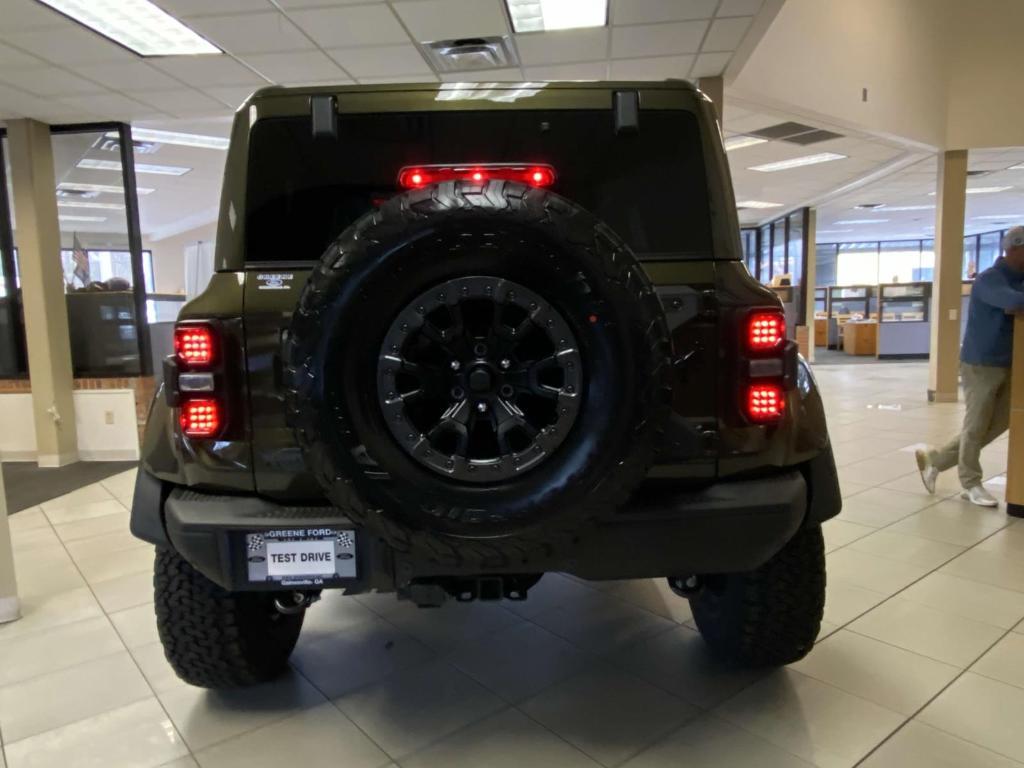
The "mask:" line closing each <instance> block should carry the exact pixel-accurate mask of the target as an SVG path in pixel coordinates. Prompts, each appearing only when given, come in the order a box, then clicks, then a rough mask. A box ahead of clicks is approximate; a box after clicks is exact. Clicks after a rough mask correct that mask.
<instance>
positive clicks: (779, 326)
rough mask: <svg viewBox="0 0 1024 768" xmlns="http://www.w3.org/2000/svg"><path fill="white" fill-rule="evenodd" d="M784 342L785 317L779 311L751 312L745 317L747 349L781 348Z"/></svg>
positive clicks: (768, 349) (764, 350)
mask: <svg viewBox="0 0 1024 768" xmlns="http://www.w3.org/2000/svg"><path fill="white" fill-rule="evenodd" d="M785 343H786V317H785V315H783V314H782V313H781V312H774V311H773V312H752V313H751V314H750V315H749V316H748V317H747V350H748V351H749V352H754V353H764V352H773V351H776V350H781V349H782V346H783V344H785Z"/></svg>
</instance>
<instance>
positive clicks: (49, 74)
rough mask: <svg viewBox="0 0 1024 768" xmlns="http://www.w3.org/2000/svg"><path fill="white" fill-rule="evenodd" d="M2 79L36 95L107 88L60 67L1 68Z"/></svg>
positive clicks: (76, 92)
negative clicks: (11, 69)
mask: <svg viewBox="0 0 1024 768" xmlns="http://www.w3.org/2000/svg"><path fill="white" fill-rule="evenodd" d="M0 80H3V81H4V82H6V83H8V84H9V85H13V86H14V87H15V88H20V89H22V90H23V91H28V92H29V93H32V94H35V95H36V96H74V95H75V94H78V93H96V92H99V91H104V90H106V89H105V88H104V87H103V86H102V85H97V84H96V83H92V82H89V81H88V80H86V79H84V78H81V77H78V75H73V74H71V73H70V72H68V71H67V70H65V69H60V68H58V67H47V68H46V69H21V70H14V71H8V70H0Z"/></svg>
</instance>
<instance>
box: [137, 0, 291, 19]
mask: <svg viewBox="0 0 1024 768" xmlns="http://www.w3.org/2000/svg"><path fill="white" fill-rule="evenodd" d="M153 2H155V3H156V4H157V5H159V6H160V7H161V8H163V9H164V10H165V11H167V12H168V13H169V14H171V15H172V16H177V17H178V18H179V19H180V18H182V17H184V16H210V15H213V14H224V13H247V12H252V11H269V10H273V8H274V4H273V3H271V2H270V0H216V2H210V0H153ZM185 23H186V24H187V23H188V22H187V21H186V22H185Z"/></svg>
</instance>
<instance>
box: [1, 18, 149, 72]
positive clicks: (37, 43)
mask: <svg viewBox="0 0 1024 768" xmlns="http://www.w3.org/2000/svg"><path fill="white" fill-rule="evenodd" d="M0 37H3V38H4V39H9V40H10V42H12V43H13V44H14V45H16V46H17V47H18V48H21V49H23V50H25V51H28V52H29V53H33V54H35V55H36V56H39V57H40V58H43V59H46V60H47V61H52V62H53V63H55V64H91V63H97V62H104V61H135V60H137V59H138V57H137V56H136V55H135V54H134V53H131V52H129V51H128V49H127V48H122V47H121V46H119V45H117V44H115V43H112V42H110V41H109V40H107V39H106V38H105V37H101V36H100V35H97V34H96V33H95V32H90V31H89V30H87V29H86V28H85V27H80V26H78V25H77V24H74V23H71V22H68V23H67V24H66V25H64V26H60V27H48V28H46V29H32V30H30V31H28V32H17V31H14V30H10V29H8V27H7V26H6V24H0Z"/></svg>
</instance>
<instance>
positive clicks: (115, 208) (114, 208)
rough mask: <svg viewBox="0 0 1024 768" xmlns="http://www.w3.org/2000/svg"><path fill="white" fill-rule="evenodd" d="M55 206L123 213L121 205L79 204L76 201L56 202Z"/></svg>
mask: <svg viewBox="0 0 1024 768" xmlns="http://www.w3.org/2000/svg"><path fill="white" fill-rule="evenodd" d="M57 205H59V206H60V207H61V208H103V209H104V210H108V211H123V210H124V206H123V205H121V203H80V202H78V201H77V200H58V201H57Z"/></svg>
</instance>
